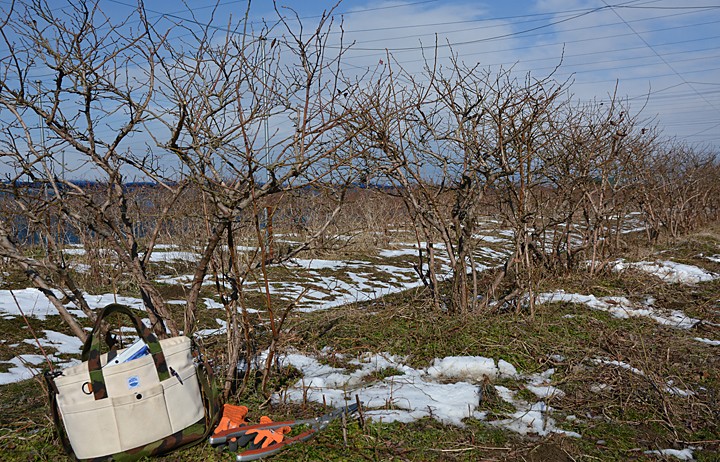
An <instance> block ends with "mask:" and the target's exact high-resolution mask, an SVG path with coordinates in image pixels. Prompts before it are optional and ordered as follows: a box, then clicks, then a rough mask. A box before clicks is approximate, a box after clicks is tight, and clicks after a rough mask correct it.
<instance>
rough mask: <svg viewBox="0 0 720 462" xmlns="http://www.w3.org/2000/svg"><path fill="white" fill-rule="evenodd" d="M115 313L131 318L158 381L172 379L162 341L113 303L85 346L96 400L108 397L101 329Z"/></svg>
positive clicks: (105, 311) (125, 310)
mask: <svg viewBox="0 0 720 462" xmlns="http://www.w3.org/2000/svg"><path fill="white" fill-rule="evenodd" d="M113 313H121V314H124V315H126V316H127V317H129V318H130V320H131V321H132V323H133V325H134V326H135V330H136V331H137V334H138V336H139V337H140V338H141V339H143V341H144V342H145V344H146V345H147V346H148V350H150V355H151V356H152V358H153V362H154V363H155V370H156V371H157V374H158V379H160V381H161V382H162V381H163V380H168V379H169V378H170V371H168V365H167V362H166V361H165V354H164V353H163V351H162V347H161V346H160V341H159V340H158V338H157V337H156V336H155V334H153V333H152V331H151V330H150V329H149V328H148V327H147V326H146V325H145V323H143V322H142V320H141V319H140V318H138V317H137V315H135V313H133V312H132V310H130V308H129V307H127V306H125V305H120V304H118V303H111V304H110V305H107V306H106V307H105V308H103V309H102V311H101V312H100V314H98V316H97V319H96V320H95V326H94V327H93V330H92V333H91V334H90V335H88V337H87V339H86V340H85V344H84V345H83V351H82V360H83V361H87V363H88V371H89V372H90V385H91V387H92V392H93V395H95V400H99V399H105V398H107V397H108V394H107V388H106V386H105V376H104V375H103V370H102V366H101V364H100V344H101V340H102V339H101V338H100V337H101V336H100V330H101V329H100V327H101V325H102V321H103V319H105V318H107V317H108V316H110V315H111V314H113Z"/></svg>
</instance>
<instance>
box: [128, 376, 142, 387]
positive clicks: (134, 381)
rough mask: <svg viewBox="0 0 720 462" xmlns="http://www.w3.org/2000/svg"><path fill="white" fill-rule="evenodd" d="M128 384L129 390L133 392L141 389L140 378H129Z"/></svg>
mask: <svg viewBox="0 0 720 462" xmlns="http://www.w3.org/2000/svg"><path fill="white" fill-rule="evenodd" d="M127 384H128V390H132V389H133V388H137V387H139V386H140V377H138V376H137V375H133V376H132V377H128V379H127Z"/></svg>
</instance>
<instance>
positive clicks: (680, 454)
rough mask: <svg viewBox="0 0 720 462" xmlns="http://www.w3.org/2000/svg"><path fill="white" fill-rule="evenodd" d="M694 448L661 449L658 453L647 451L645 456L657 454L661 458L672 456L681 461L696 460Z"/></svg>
mask: <svg viewBox="0 0 720 462" xmlns="http://www.w3.org/2000/svg"><path fill="white" fill-rule="evenodd" d="M693 449H695V448H693V447H691V448H687V449H682V450H678V449H660V450H658V451H645V454H657V455H659V456H672V457H675V458H676V459H680V460H694V459H693Z"/></svg>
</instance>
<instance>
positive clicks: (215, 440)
mask: <svg viewBox="0 0 720 462" xmlns="http://www.w3.org/2000/svg"><path fill="white" fill-rule="evenodd" d="M357 409H358V405H357V404H350V405H348V406H345V407H342V408H338V409H335V410H334V411H332V412H329V413H327V414H324V415H321V416H320V417H315V418H312V419H303V420H288V421H284V422H273V421H271V420H270V419H268V418H264V419H261V420H260V423H258V424H254V425H242V426H239V427H236V428H230V429H228V430H223V431H220V432H217V433H215V434H213V435H212V436H211V437H210V444H211V445H212V446H221V445H227V447H228V449H230V450H231V451H236V450H237V449H238V448H240V447H246V446H247V447H248V448H249V449H248V450H246V451H244V452H242V453H240V454H238V455H237V461H238V462H245V461H248V460H258V459H262V458H263V457H268V456H271V455H274V454H277V453H278V452H280V451H281V450H283V449H285V448H286V447H288V446H290V445H291V444H295V443H299V442H302V441H307V440H309V439H310V438H312V437H313V436H314V435H315V433H317V432H319V431H321V430H323V429H324V428H326V427H327V426H328V425H330V422H332V421H333V420H335V419H337V418H338V417H340V416H341V415H343V414H351V413H353V412H355V411H357ZM303 425H306V426H308V427H310V428H309V429H307V430H305V431H303V432H302V433H299V434H298V435H295V436H292V437H289V438H285V436H284V435H285V434H287V433H290V431H291V429H292V427H299V426H303Z"/></svg>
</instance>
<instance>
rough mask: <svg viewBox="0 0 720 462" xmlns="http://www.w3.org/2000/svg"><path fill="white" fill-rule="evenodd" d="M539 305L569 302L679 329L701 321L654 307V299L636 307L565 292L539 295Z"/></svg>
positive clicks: (619, 299) (613, 299)
mask: <svg viewBox="0 0 720 462" xmlns="http://www.w3.org/2000/svg"><path fill="white" fill-rule="evenodd" d="M536 301H537V303H539V304H542V303H556V302H568V303H578V304H583V305H587V306H589V307H590V308H592V309H594V310H599V311H605V312H608V313H610V314H611V315H613V316H614V317H616V318H621V319H628V318H631V317H635V318H637V317H646V318H650V319H652V320H654V321H655V322H657V323H659V324H663V325H666V326H670V327H676V328H678V329H691V328H692V327H694V326H695V325H696V324H697V323H699V322H700V320H699V319H695V318H691V317H689V316H687V315H685V313H683V312H682V311H679V310H662V309H659V308H655V307H653V306H652V302H653V300H652V299H648V300H646V304H644V305H639V306H638V305H636V304H635V303H633V302H631V301H630V300H628V299H627V298H625V297H596V296H594V295H582V294H569V293H565V291H563V290H558V291H556V292H546V293H542V294H539V295H538V296H537V299H536Z"/></svg>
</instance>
